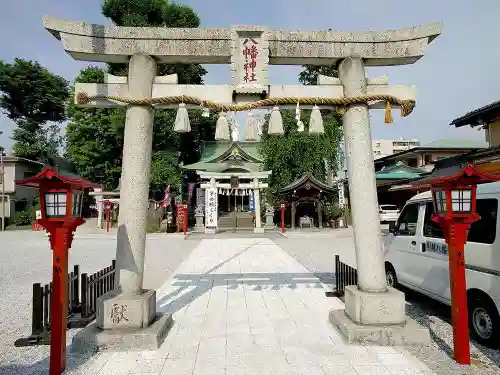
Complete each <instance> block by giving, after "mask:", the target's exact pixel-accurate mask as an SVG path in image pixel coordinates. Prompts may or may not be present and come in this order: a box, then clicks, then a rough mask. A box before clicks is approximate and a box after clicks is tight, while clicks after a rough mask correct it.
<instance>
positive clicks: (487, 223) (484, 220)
mask: <svg viewBox="0 0 500 375" xmlns="http://www.w3.org/2000/svg"><path fill="white" fill-rule="evenodd" d="M476 211H477V213H478V214H479V216H481V219H479V220H478V221H476V222H475V223H473V224H472V225H471V227H470V230H469V235H468V236H467V241H469V242H477V243H486V244H492V243H493V242H495V237H496V228H497V212H498V200H497V199H478V200H477V201H476ZM433 212H434V207H433V205H432V203H431V202H429V203H427V204H426V206H425V217H424V236H425V237H431V238H444V236H443V230H442V229H441V226H440V225H439V224H438V223H436V222H434V221H432V214H433Z"/></svg>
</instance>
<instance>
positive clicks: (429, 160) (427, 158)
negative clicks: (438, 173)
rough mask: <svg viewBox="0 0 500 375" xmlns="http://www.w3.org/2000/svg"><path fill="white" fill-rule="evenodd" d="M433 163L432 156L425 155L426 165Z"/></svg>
mask: <svg viewBox="0 0 500 375" xmlns="http://www.w3.org/2000/svg"><path fill="white" fill-rule="evenodd" d="M430 163H431V156H430V155H425V156H424V164H425V165H427V164H430Z"/></svg>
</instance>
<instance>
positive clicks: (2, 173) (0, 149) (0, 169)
mask: <svg viewBox="0 0 500 375" xmlns="http://www.w3.org/2000/svg"><path fill="white" fill-rule="evenodd" d="M2 134H3V132H2V131H0V135H2ZM3 150H4V148H3V147H2V146H0V176H1V177H2V232H3V231H4V230H5V169H4V165H3Z"/></svg>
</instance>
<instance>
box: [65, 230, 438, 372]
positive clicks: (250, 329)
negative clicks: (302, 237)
mask: <svg viewBox="0 0 500 375" xmlns="http://www.w3.org/2000/svg"><path fill="white" fill-rule="evenodd" d="M324 291H325V290H324V289H323V287H322V286H321V284H320V283H319V282H318V279H317V278H316V277H315V276H314V275H313V274H311V273H310V272H308V271H307V270H306V269H305V268H304V267H303V266H301V265H300V264H299V263H298V262H297V261H295V259H293V258H292V257H291V256H289V255H288V254H286V253H285V252H284V251H283V250H281V249H280V248H279V247H278V246H277V245H276V244H275V243H274V242H273V241H272V240H270V239H266V238H261V239H251V238H244V239H224V240H221V239H208V240H203V241H202V242H201V243H200V244H199V245H198V246H197V247H196V248H195V249H194V250H193V252H192V253H191V254H190V256H189V257H188V258H187V259H186V260H185V261H184V262H183V263H182V264H181V265H180V266H179V268H178V269H177V271H176V272H175V275H174V277H173V278H172V279H171V280H169V281H167V282H166V283H165V284H164V285H163V286H162V287H161V288H160V289H159V290H158V294H157V295H158V297H159V299H158V306H159V309H160V310H162V311H165V312H171V313H173V314H174V320H175V325H174V327H173V328H172V330H171V332H170V333H169V336H168V337H167V339H166V340H165V342H164V344H163V345H162V347H161V348H160V349H158V350H157V351H146V352H136V353H131V352H128V353H99V354H97V355H96V356H94V357H92V358H90V359H88V360H86V361H85V362H84V361H81V359H80V358H78V357H76V356H74V357H73V356H72V357H71V358H70V363H69V365H70V366H69V369H68V370H70V371H68V373H69V374H80V373H81V374H88V375H91V374H96V375H97V374H98V375H101V374H102V375H105V374H106V375H108V374H146V373H147V374H162V375H170V374H172V375H184V374H190V375H211V374H214V375H224V374H226V375H232V374H237V375H246V374H252V375H265V374H273V375H279V374H289V375H297V374H304V375H305V374H307V375H316V374H322V375H324V374H339V375H390V374H394V375H396V374H397V375H430V374H432V372H430V370H428V369H427V368H426V367H425V365H423V364H422V363H420V362H419V361H418V360H417V359H415V358H414V357H412V356H411V355H410V354H408V353H406V352H403V353H400V352H397V351H396V350H394V349H393V348H387V347H365V346H352V345H346V344H345V343H344V342H343V340H342V338H341V336H340V334H339V333H338V332H337V330H336V329H334V328H333V327H332V326H331V325H330V324H329V323H328V321H327V316H328V311H329V309H331V308H339V309H341V308H342V307H343V304H342V302H341V301H340V300H338V299H336V298H326V297H325V295H324Z"/></svg>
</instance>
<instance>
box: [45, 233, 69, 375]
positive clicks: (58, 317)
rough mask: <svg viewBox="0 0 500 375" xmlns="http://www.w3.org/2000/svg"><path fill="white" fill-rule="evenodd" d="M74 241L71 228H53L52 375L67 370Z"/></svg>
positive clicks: (50, 371) (51, 235)
mask: <svg viewBox="0 0 500 375" xmlns="http://www.w3.org/2000/svg"><path fill="white" fill-rule="evenodd" d="M72 239H73V230H72V229H71V228H64V227H63V228H51V229H50V242H51V245H52V250H53V259H52V301H51V313H50V322H51V325H50V331H51V333H50V367H49V374H50V375H60V374H61V373H62V372H63V371H64V369H65V368H66V327H67V325H68V250H69V248H70V246H71V241H72Z"/></svg>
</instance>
